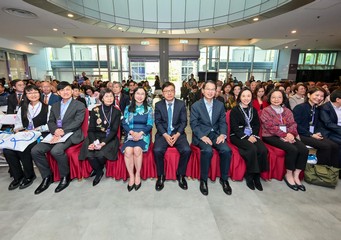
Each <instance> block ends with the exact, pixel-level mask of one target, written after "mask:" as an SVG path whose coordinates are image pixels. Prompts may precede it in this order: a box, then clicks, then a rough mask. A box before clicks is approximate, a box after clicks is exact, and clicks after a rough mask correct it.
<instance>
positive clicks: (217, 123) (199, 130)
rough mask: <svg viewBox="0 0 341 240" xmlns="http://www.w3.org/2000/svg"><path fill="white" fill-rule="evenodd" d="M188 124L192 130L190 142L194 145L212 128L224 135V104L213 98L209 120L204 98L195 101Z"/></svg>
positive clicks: (225, 126)
mask: <svg viewBox="0 0 341 240" xmlns="http://www.w3.org/2000/svg"><path fill="white" fill-rule="evenodd" d="M190 125H191V128H192V132H193V138H192V142H193V144H195V145H197V144H198V143H199V142H200V141H201V138H202V137H203V136H208V134H209V133H210V132H211V130H212V129H213V131H214V132H216V133H217V134H218V135H220V134H224V135H226V134H227V125H226V113H225V108H224V104H223V103H222V102H220V101H218V100H216V99H213V109H212V122H211V120H210V117H209V115H208V112H207V109H206V106H205V102H204V98H202V99H200V100H199V101H197V102H195V103H194V104H193V105H192V108H191V120H190Z"/></svg>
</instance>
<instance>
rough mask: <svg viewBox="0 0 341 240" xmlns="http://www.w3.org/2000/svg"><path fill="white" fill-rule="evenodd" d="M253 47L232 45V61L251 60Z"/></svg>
mask: <svg viewBox="0 0 341 240" xmlns="http://www.w3.org/2000/svg"><path fill="white" fill-rule="evenodd" d="M251 51H252V47H230V50H229V61H230V62H251Z"/></svg>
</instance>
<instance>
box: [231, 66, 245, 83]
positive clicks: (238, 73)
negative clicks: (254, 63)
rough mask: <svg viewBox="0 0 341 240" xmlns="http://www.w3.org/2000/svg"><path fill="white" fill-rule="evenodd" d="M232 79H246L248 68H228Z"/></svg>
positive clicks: (243, 80) (242, 80)
mask: <svg viewBox="0 0 341 240" xmlns="http://www.w3.org/2000/svg"><path fill="white" fill-rule="evenodd" d="M228 71H229V73H231V75H232V78H233V80H234V81H241V82H245V81H246V80H248V76H249V70H248V69H229V70H228Z"/></svg>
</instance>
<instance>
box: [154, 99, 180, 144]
mask: <svg viewBox="0 0 341 240" xmlns="http://www.w3.org/2000/svg"><path fill="white" fill-rule="evenodd" d="M154 119H155V126H156V129H157V132H156V134H155V139H156V138H157V137H163V136H162V135H163V134H164V133H166V132H167V128H168V106H167V104H166V100H161V101H159V102H157V103H156V104H155V111H154ZM172 125H173V128H174V129H173V131H172V134H176V133H177V132H179V133H180V135H186V133H185V128H186V126H187V112H186V106H185V103H184V102H183V101H181V100H179V99H174V107H173V118H172Z"/></svg>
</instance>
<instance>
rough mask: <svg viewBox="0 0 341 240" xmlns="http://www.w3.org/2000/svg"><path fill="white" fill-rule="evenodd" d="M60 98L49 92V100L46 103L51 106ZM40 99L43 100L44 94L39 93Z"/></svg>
mask: <svg viewBox="0 0 341 240" xmlns="http://www.w3.org/2000/svg"><path fill="white" fill-rule="evenodd" d="M61 100H62V98H61V97H60V96H58V95H56V94H54V93H51V95H50V97H49V102H48V103H47V104H48V105H50V106H52V105H53V104H54V103H56V102H60V101H61ZM41 101H42V102H44V94H42V95H41Z"/></svg>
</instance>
